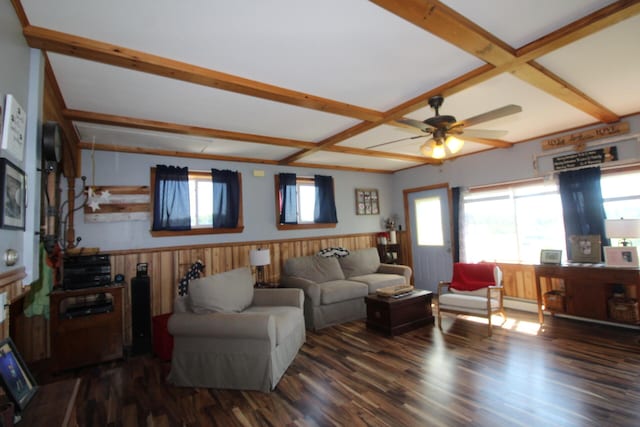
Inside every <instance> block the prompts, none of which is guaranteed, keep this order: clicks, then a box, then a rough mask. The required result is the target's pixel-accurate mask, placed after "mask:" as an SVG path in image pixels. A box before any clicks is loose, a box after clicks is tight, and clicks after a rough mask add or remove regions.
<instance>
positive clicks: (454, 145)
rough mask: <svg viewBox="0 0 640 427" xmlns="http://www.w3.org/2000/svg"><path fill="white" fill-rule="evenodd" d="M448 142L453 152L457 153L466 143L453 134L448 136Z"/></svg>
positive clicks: (448, 146)
mask: <svg viewBox="0 0 640 427" xmlns="http://www.w3.org/2000/svg"><path fill="white" fill-rule="evenodd" d="M446 144H447V148H448V149H449V151H450V152H451V154H455V153H457V152H458V151H460V150H461V149H462V146H463V145H464V141H463V140H461V139H459V138H456V137H455V136H453V135H449V136H448V137H447V142H446Z"/></svg>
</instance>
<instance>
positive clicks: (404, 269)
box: [378, 264, 411, 285]
mask: <svg viewBox="0 0 640 427" xmlns="http://www.w3.org/2000/svg"><path fill="white" fill-rule="evenodd" d="M378 273H386V274H397V275H399V276H404V281H405V283H406V284H407V285H408V284H410V283H411V267H409V266H408V265H399V264H380V267H378Z"/></svg>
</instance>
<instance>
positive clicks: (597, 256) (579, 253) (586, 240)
mask: <svg viewBox="0 0 640 427" xmlns="http://www.w3.org/2000/svg"><path fill="white" fill-rule="evenodd" d="M569 241H570V242H571V252H570V255H571V262H580V263H593V264H596V263H600V262H602V253H601V252H602V251H601V247H602V246H601V245H602V243H601V241H600V236H599V235H597V234H587V235H573V236H570V237H569Z"/></svg>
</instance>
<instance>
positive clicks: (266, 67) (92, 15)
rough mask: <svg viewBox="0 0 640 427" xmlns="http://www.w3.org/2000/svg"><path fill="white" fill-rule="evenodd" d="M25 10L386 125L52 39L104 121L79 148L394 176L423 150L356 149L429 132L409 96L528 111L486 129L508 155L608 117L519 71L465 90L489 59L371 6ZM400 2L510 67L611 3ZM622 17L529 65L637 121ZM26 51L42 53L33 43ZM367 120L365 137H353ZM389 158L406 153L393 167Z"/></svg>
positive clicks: (56, 58) (247, 3)
mask: <svg viewBox="0 0 640 427" xmlns="http://www.w3.org/2000/svg"><path fill="white" fill-rule="evenodd" d="M19 3H21V4H22V7H23V8H24V12H25V15H26V19H27V21H28V25H30V26H32V27H36V28H38V29H46V30H54V31H58V32H62V33H65V34H66V35H68V36H73V37H82V38H87V39H91V40H92V41H99V42H103V43H108V44H110V45H115V46H116V47H117V48H118V49H119V50H126V49H129V50H135V51H138V52H143V53H146V54H152V55H157V56H159V57H162V58H164V60H170V61H179V62H180V63H182V64H180V66H185V67H203V68H205V69H207V70H213V71H216V72H220V73H225V74H229V75H232V76H238V77H241V78H244V79H250V80H251V81H252V82H251V84H266V85H274V86H277V87H278V88H276V91H277V90H279V88H283V89H286V90H288V91H296V92H301V93H303V94H308V95H311V96H312V97H321V98H324V99H329V100H332V101H335V102H340V103H346V104H350V105H351V106H355V107H360V108H361V109H367V110H373V112H374V113H376V114H379V115H380V119H376V120H373V121H372V125H370V126H369V125H367V123H366V122H363V121H362V119H361V118H355V117H354V116H353V115H351V116H350V115H338V114H335V113H330V112H323V111H319V110H318V109H312V108H303V107H300V106H297V105H292V104H290V103H283V102H276V101H274V100H269V99H264V98H260V97H253V96H249V95H245V94H241V93H236V92H232V91H226V90H221V89H216V88H212V87H209V86H205V85H201V84H197V83H189V82H187V81H183V80H179V79H173V78H169V77H163V76H160V75H156V74H152V73H149V72H140V71H135V70H134V69H131V68H124V67H121V66H116V65H108V64H105V63H102V62H94V61H93V60H92V59H94V57H95V56H93V55H92V54H82V53H78V52H77V51H73V52H71V51H69V49H64V48H56V47H53V46H52V44H51V43H52V42H51V40H50V39H49V40H47V43H49V44H47V45H46V47H45V49H46V50H48V51H49V52H48V59H49V61H50V64H51V68H52V70H53V74H54V76H55V80H56V81H57V84H58V86H59V89H60V93H61V95H62V98H63V100H64V106H65V107H66V109H68V110H74V111H80V112H85V113H91V114H93V116H96V115H97V116H100V117H102V120H90V119H86V118H85V119H80V118H78V117H74V116H70V115H69V114H68V112H61V114H63V116H64V117H65V118H66V119H68V120H69V122H70V123H71V122H72V123H73V126H74V127H71V129H75V131H76V132H77V139H79V141H80V142H81V147H83V148H87V147H88V146H95V147H98V148H99V149H112V150H121V151H127V150H139V151H140V150H141V151H142V152H161V150H167V151H180V152H185V153H193V154H194V155H199V156H204V157H206V156H212V158H226V157H229V158H230V159H233V160H246V161H251V160H255V161H260V162H262V161H271V162H279V161H285V162H287V163H288V164H304V165H319V166H331V167H347V168H357V169H366V170H372V171H395V170H400V169H404V168H407V167H411V166H415V165H419V164H423V163H424V162H425V161H426V159H425V158H424V157H423V156H422V155H421V154H420V152H419V146H420V145H421V144H422V143H423V142H424V141H426V140H427V138H419V139H414V140H409V141H404V142H399V143H395V144H389V145H386V146H383V147H379V148H375V149H374V150H375V151H372V152H362V151H357V150H355V151H354V150H353V149H366V148H367V147H371V146H373V145H376V144H380V143H382V142H386V141H392V140H395V139H400V138H404V137H409V136H412V135H413V134H412V133H409V132H407V131H406V130H404V129H402V128H399V127H397V126H394V125H393V122H392V121H391V119H396V118H399V117H402V116H404V117H410V118H414V119H418V120H424V119H425V118H427V117H431V116H433V114H434V112H433V110H432V109H431V108H430V107H428V106H426V107H425V106H424V105H426V103H425V102H422V103H421V104H419V103H417V102H416V103H415V104H416V105H415V107H410V108H408V109H406V110H404V111H403V112H402V114H401V115H400V116H399V117H392V113H393V111H394V110H393V109H394V108H395V107H397V106H399V105H401V104H404V103H407V102H408V101H410V100H412V99H414V98H416V97H420V96H423V98H422V100H421V101H424V99H426V98H425V96H424V94H429V93H431V92H433V93H431V94H436V93H437V92H442V93H444V94H445V102H444V105H443V106H442V108H441V111H440V113H441V114H450V115H454V116H456V118H457V119H459V120H461V119H465V118H468V117H471V116H475V115H477V114H480V113H483V112H486V111H489V110H492V109H495V108H498V107H501V106H504V105H507V104H516V105H520V106H521V107H522V109H523V111H522V113H519V114H516V115H513V116H509V117H506V118H502V119H498V120H494V121H490V122H485V123H483V124H481V125H478V126H477V128H481V129H499V130H506V131H508V133H507V135H506V136H505V137H503V138H502V140H504V141H507V142H512V143H517V142H521V141H525V140H529V139H532V138H535V137H540V136H543V135H548V134H551V133H557V132H562V131H565V130H567V129H571V128H575V127H577V126H584V125H589V124H593V123H598V122H599V121H600V119H599V118H598V117H594V115H592V114H590V113H589V112H588V111H583V110H584V109H581V108H577V107H576V106H573V105H571V104H570V103H567V102H566V100H562V99H559V98H558V97H556V96H554V95H552V94H550V93H549V91H546V90H544V88H542V89H541V88H539V87H536V86H534V85H532V84H531V83H530V81H527V80H526V79H522V78H518V75H519V74H518V72H516V73H515V75H514V74H512V73H511V72H506V73H502V74H498V75H496V76H494V77H492V78H489V79H482V80H483V81H481V82H479V83H477V84H473V85H471V86H470V87H468V88H462V87H461V86H459V85H458V84H457V83H456V81H457V80H456V79H458V78H460V77H461V76H463V75H465V74H466V73H470V72H473V70H476V69H478V68H479V67H482V66H486V64H487V62H485V60H484V59H481V58H482V56H481V55H480V54H477V55H476V54H471V53H468V52H467V51H465V50H463V47H464V46H461V47H457V46H455V45H453V44H451V43H450V42H449V41H445V40H444V39H443V38H440V37H439V36H436V35H434V34H431V33H430V32H428V31H426V30H425V29H423V28H419V27H418V26H416V25H414V24H412V23H410V22H408V21H407V20H405V19H404V18H401V17H400V16H398V15H396V14H395V13H392V12H390V11H388V10H386V9H383V8H382V7H380V6H378V5H376V4H374V3H373V2H368V1H364V0H316V1H311V0H272V1H259V0H235V1H232V2H231V1H211V0H197V1H190V2H177V1H170V0H136V1H131V0H110V1H103V0H101V1H97V0H84V1H82V2H78V1H74V0H57V1H55V2H53V1H47V0H22V1H21V2H19ZM381 3H387V4H388V5H390V6H388V7H390V8H395V9H402V6H403V2H402V1H397V0H382V1H381ZM404 3H415V5H417V6H418V7H420V8H422V9H421V10H425V11H428V10H429V6H430V5H431V6H435V7H436V8H440V10H447V7H446V6H448V7H450V8H451V9H453V10H455V11H456V12H458V13H459V14H460V15H462V16H461V17H460V16H459V17H457V18H456V19H457V20H458V21H460V22H462V23H466V24H465V25H467V26H469V25H471V27H472V28H475V27H474V26H473V24H474V23H475V24H476V25H478V26H479V27H481V28H480V29H476V32H478V31H479V32H481V33H482V34H485V35H486V36H487V37H490V38H491V37H493V38H497V39H499V40H497V42H496V43H497V44H500V45H502V46H503V47H504V48H506V49H507V50H510V51H511V52H513V53H514V54H515V55H516V56H518V55H519V51H518V49H519V48H522V47H523V46H525V45H527V44H528V43H534V44H535V43H536V42H537V41H539V40H540V39H543V38H545V37H548V35H549V34H550V33H553V32H554V31H556V30H558V29H561V28H563V27H565V26H568V27H567V28H568V29H572V28H577V27H579V25H580V23H579V22H577V21H579V20H580V19H581V18H583V17H585V16H587V15H589V14H591V13H594V12H596V11H598V10H600V9H602V8H605V7H606V6H608V5H614V6H615V5H616V4H617V2H613V1H602V0H600V1H598V0H563V1H557V0H477V1H464V0H446V1H443V3H444V4H445V5H446V6H443V5H442V4H441V3H439V2H437V1H435V2H434V1H426V0H408V1H406V2H404ZM620 3H621V4H622V3H624V2H620ZM627 3H628V2H627ZM635 3H637V2H635ZM627 7H628V9H629V10H632V12H630V13H629V15H631V17H629V18H626V19H623V20H620V19H615V23H614V24H612V25H609V24H608V23H607V24H606V25H603V29H600V30H598V31H595V32H594V31H591V32H590V34H589V35H586V36H585V37H581V38H579V37H575V39H576V41H573V42H571V43H569V44H566V45H562V46H559V48H557V49H554V50H552V51H550V52H549V53H546V54H543V55H542V56H539V57H536V58H534V60H535V63H536V64H537V65H536V66H539V67H544V69H545V70H544V71H545V72H546V73H549V74H551V75H555V76H557V78H558V79H561V80H564V81H565V82H567V83H568V84H569V85H570V86H572V87H573V88H574V90H575V92H577V93H579V94H584V95H586V96H587V97H588V98H590V99H591V100H593V101H594V102H595V103H596V104H599V105H600V106H601V107H604V108H605V109H608V110H609V111H610V112H612V113H613V114H614V115H615V116H617V117H616V118H620V117H623V116H625V115H629V114H634V113H638V112H640V97H638V93H640V44H639V43H638V41H639V40H640V15H638V9H640V8H638V7H637V6H635V5H631V6H627ZM394 12H395V10H394ZM425 13H427V15H425V16H428V12H425ZM601 15H602V16H604V17H606V16H608V15H607V13H603V14H601ZM598 16H600V15H598ZM602 16H601V17H602ZM468 21H471V22H468ZM618 21H620V22H618ZM602 22H605V21H602ZM487 33H488V35H487ZM47 34H49V33H47ZM452 34H453V33H452ZM453 37H454V38H455V34H454V36H453ZM461 37H462V36H461ZM549 37H550V36H549ZM543 40H544V39H543ZM27 41H28V42H29V43H30V44H31V45H32V46H36V47H40V46H38V45H37V44H36V43H35V42H33V41H32V40H30V38H29V37H28V36H27ZM525 51H526V48H525ZM493 65H495V64H493ZM489 68H490V67H489ZM507 71H510V70H507ZM231 78H233V77H231ZM439 88H442V90H441V91H439ZM420 107H421V108H420ZM104 115H112V116H119V117H126V118H129V119H133V120H152V121H154V122H160V123H162V124H165V125H166V126H167V127H169V128H171V127H172V126H182V127H184V126H195V127H198V128H199V129H204V130H205V134H206V135H209V134H208V133H207V130H220V131H230V132H235V133H242V134H251V135H250V136H249V137H247V138H246V139H244V140H243V137H234V138H232V139H225V138H217V137H208V136H202V135H203V134H202V133H199V134H198V135H199V136H198V135H184V134H180V133H178V132H175V131H173V132H168V131H162V130H161V129H160V128H155V129H154V128H150V127H147V128H146V129H134V128H133V127H127V126H123V125H122V124H121V123H115V122H110V121H109V120H106V119H104V117H106V116H104ZM105 120H106V121H105ZM385 123H386V124H385ZM361 124H363V125H362V126H363V127H358V125H361ZM364 125H367V126H364ZM351 128H354V129H353V130H351V131H350V135H351V134H352V135H354V136H352V137H350V138H342V137H341V138H337V139H338V141H337V143H335V144H333V143H332V142H331V141H332V140H331V139H330V138H331V137H333V136H334V135H337V134H340V133H341V132H343V131H345V130H348V129H351ZM165 130H166V129H165ZM183 133H184V132H183ZM255 136H259V137H270V138H273V139H275V140H277V141H279V142H276V143H277V144H280V145H272V144H267V143H256V142H251V141H255V138H254V137H255ZM289 140H294V141H293V145H294V146H287V144H289ZM304 143H307V145H308V144H309V143H314V144H320V143H322V144H323V146H324V147H325V148H327V149H323V150H320V151H315V152H311V153H305V154H303V155H301V156H297V157H296V158H294V159H287V158H288V157H290V156H295V155H296V154H299V153H300V150H301V146H302V145H304ZM301 144H302V145H301ZM331 145H333V148H331V147H330V146H331ZM349 149H351V150H350V151H349ZM487 149H493V147H491V146H488V145H485V144H479V143H473V142H469V141H467V142H466V144H465V147H464V149H463V150H462V152H461V153H460V155H466V154H470V153H473V152H477V151H482V150H487ZM159 150H160V151H159ZM345 151H349V152H345ZM380 152H382V153H383V154H381V153H380ZM384 153H393V154H403V155H405V156H397V155H395V156H390V157H394V158H385V157H382V155H384ZM505 153H508V151H505ZM285 159H286V160H285ZM291 162H293V163H291Z"/></svg>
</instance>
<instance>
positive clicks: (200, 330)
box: [167, 313, 276, 346]
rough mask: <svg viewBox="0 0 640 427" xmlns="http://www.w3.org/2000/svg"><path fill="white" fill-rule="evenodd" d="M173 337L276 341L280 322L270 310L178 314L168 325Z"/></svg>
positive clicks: (175, 314) (173, 316) (273, 343)
mask: <svg viewBox="0 0 640 427" xmlns="http://www.w3.org/2000/svg"><path fill="white" fill-rule="evenodd" d="M167 328H168V330H169V333H170V334H171V335H173V336H183V337H184V336H189V337H211V338H236V339H246V338H248V339H262V340H269V341H270V342H271V343H272V345H273V346H275V343H276V322H275V319H274V318H273V315H271V314H269V313H244V314H243V313H208V314H195V313H174V314H173V315H171V317H170V318H169V322H168V325H167Z"/></svg>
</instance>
